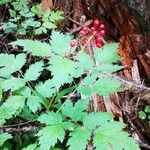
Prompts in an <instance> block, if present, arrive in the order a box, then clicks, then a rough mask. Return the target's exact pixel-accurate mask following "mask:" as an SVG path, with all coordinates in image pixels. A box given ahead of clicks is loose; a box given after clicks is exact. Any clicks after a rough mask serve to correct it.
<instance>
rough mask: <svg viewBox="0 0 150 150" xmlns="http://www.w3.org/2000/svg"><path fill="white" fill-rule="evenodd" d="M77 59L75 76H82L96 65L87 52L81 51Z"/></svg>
mask: <svg viewBox="0 0 150 150" xmlns="http://www.w3.org/2000/svg"><path fill="white" fill-rule="evenodd" d="M75 59H76V60H77V62H76V66H77V68H76V69H77V70H76V72H75V74H74V76H75V77H80V76H81V75H82V74H84V73H85V71H89V72H90V71H91V70H92V69H93V67H94V61H93V60H92V59H91V58H90V56H89V55H88V54H87V53H85V52H79V53H78V54H77V56H76V57H75Z"/></svg>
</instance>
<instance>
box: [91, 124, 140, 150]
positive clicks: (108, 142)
mask: <svg viewBox="0 0 150 150" xmlns="http://www.w3.org/2000/svg"><path fill="white" fill-rule="evenodd" d="M124 127H125V125H124V124H123V123H121V122H107V123H106V124H103V125H102V126H101V127H99V128H97V129H96V131H95V135H94V138H93V142H94V146H95V147H96V149H110V148H112V149H114V150H123V149H124V150H140V148H139V146H138V144H137V143H136V142H135V141H134V140H133V139H132V138H131V137H129V134H128V133H127V132H124V131H122V129H123V128H124Z"/></svg>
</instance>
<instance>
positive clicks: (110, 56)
mask: <svg viewBox="0 0 150 150" xmlns="http://www.w3.org/2000/svg"><path fill="white" fill-rule="evenodd" d="M117 49H118V43H111V44H106V45H104V46H103V48H101V49H96V51H95V52H94V58H95V60H96V61H97V62H100V63H106V64H107V63H108V64H110V63H114V62H117V61H118V60H121V58H120V56H119V55H118V54H117Z"/></svg>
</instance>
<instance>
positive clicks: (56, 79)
mask: <svg viewBox="0 0 150 150" xmlns="http://www.w3.org/2000/svg"><path fill="white" fill-rule="evenodd" d="M49 63H50V66H49V67H48V70H49V71H51V73H52V75H53V79H52V80H53V83H55V87H56V88H59V87H60V86H61V85H63V84H64V83H70V82H72V81H73V74H74V72H75V71H76V70H75V67H76V63H75V62H74V61H72V60H70V59H68V58H62V57H60V56H55V57H53V58H51V59H50V62H49Z"/></svg>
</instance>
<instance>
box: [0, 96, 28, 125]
mask: <svg viewBox="0 0 150 150" xmlns="http://www.w3.org/2000/svg"><path fill="white" fill-rule="evenodd" d="M24 105H25V98H24V97H23V96H12V97H10V98H8V99H7V100H6V102H5V103H3V104H2V105H1V107H0V125H2V124H4V123H5V122H6V120H7V119H10V118H12V117H13V115H16V114H18V113H19V111H20V110H21V109H23V107H24Z"/></svg>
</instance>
